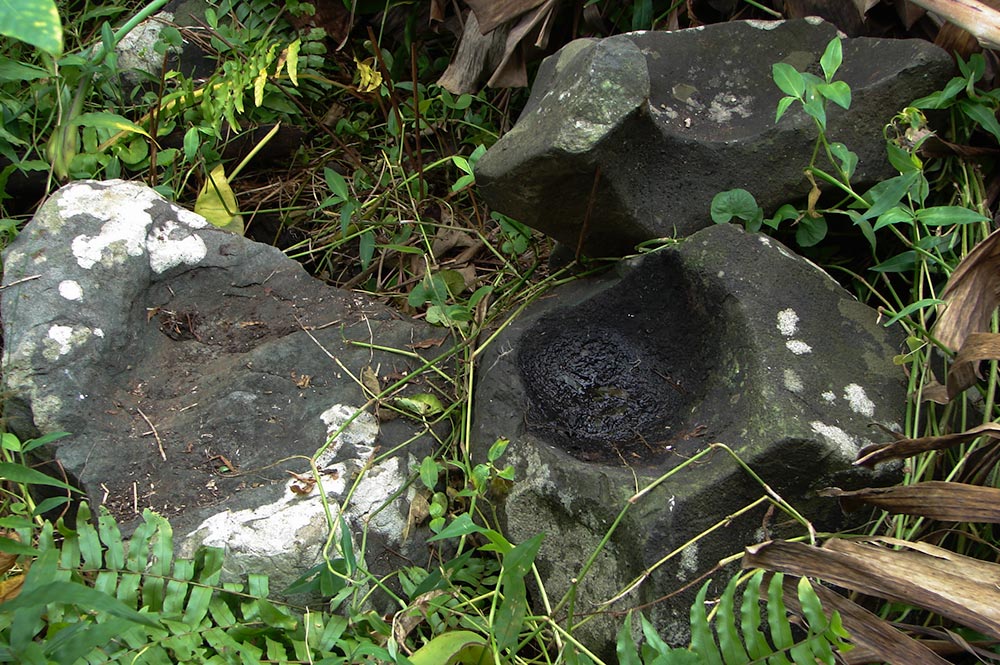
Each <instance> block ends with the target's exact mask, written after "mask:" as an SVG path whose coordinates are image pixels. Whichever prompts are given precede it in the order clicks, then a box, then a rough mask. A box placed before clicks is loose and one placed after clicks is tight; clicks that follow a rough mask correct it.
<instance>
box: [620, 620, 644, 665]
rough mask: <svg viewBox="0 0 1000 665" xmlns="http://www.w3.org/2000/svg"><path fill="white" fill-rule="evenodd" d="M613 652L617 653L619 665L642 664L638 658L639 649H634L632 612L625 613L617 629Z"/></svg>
mask: <svg viewBox="0 0 1000 665" xmlns="http://www.w3.org/2000/svg"><path fill="white" fill-rule="evenodd" d="M615 653H616V654H617V655H618V664H619V665H642V661H640V660H639V650H638V649H636V646H635V641H634V640H633V639H632V612H629V613H628V614H626V615H625V623H623V624H622V627H621V629H620V630H619V631H618V637H617V639H616V640H615Z"/></svg>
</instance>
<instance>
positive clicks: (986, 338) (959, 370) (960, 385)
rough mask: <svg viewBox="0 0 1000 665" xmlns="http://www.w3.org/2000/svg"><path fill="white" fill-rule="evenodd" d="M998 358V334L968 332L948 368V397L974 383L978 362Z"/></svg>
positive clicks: (959, 392)
mask: <svg viewBox="0 0 1000 665" xmlns="http://www.w3.org/2000/svg"><path fill="white" fill-rule="evenodd" d="M998 358H1000V335H998V334H996V333H984V332H970V333H969V335H968V336H967V337H966V338H965V341H964V342H962V348H961V349H959V351H958V354H957V355H956V356H955V360H954V361H952V363H951V367H949V368H948V379H947V382H948V398H949V399H955V397H957V396H958V395H960V394H961V393H962V392H963V391H964V390H965V389H966V388H971V387H972V386H974V385H976V381H978V380H979V379H980V378H981V377H980V376H979V362H980V361H982V360H996V359H998Z"/></svg>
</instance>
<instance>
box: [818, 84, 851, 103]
mask: <svg viewBox="0 0 1000 665" xmlns="http://www.w3.org/2000/svg"><path fill="white" fill-rule="evenodd" d="M816 92H818V93H819V94H820V95H822V96H823V97H826V98H827V99H829V100H830V101H831V102H833V103H834V104H836V105H837V106H839V107H840V108H843V109H849V108H851V86H849V85H847V84H846V83H844V82H843V81H834V82H833V83H820V84H819V85H817V86H816Z"/></svg>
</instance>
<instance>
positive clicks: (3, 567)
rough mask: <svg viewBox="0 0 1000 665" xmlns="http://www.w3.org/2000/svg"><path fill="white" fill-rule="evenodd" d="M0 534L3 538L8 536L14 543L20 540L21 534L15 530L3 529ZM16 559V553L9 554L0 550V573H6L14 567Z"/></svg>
mask: <svg viewBox="0 0 1000 665" xmlns="http://www.w3.org/2000/svg"><path fill="white" fill-rule="evenodd" d="M0 536H2V537H4V538H9V539H10V540H13V541H14V542H15V543H19V542H21V536H19V535H17V531H3V532H0ZM16 561H17V555H16V554H11V553H10V552H0V575H2V574H4V573H6V572H7V571H8V570H10V569H11V568H13V567H14V562H16Z"/></svg>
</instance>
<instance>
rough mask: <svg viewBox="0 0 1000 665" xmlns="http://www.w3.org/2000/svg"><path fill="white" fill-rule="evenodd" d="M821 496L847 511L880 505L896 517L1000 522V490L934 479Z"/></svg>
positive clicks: (827, 492)
mask: <svg viewBox="0 0 1000 665" xmlns="http://www.w3.org/2000/svg"><path fill="white" fill-rule="evenodd" d="M819 495H820V496H832V497H837V498H838V499H840V503H841V505H842V506H843V507H844V509H845V510H848V511H850V510H856V509H858V508H861V507H862V506H863V505H865V504H867V505H872V506H878V507H879V508H882V509H884V510H887V511H889V512H890V513H893V514H898V513H902V514H904V515H922V516H924V517H928V518H930V519H935V520H940V521H942V522H990V523H993V524H998V523H1000V510H997V506H1000V489H997V488H995V487H980V486H978V485H966V484H964V483H952V482H945V481H940V480H931V481H928V482H925V483H916V484H915V485H896V486H894V487H869V488H865V489H860V490H853V491H844V490H841V489H839V488H836V487H832V488H829V489H825V490H822V491H820V492H819Z"/></svg>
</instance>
